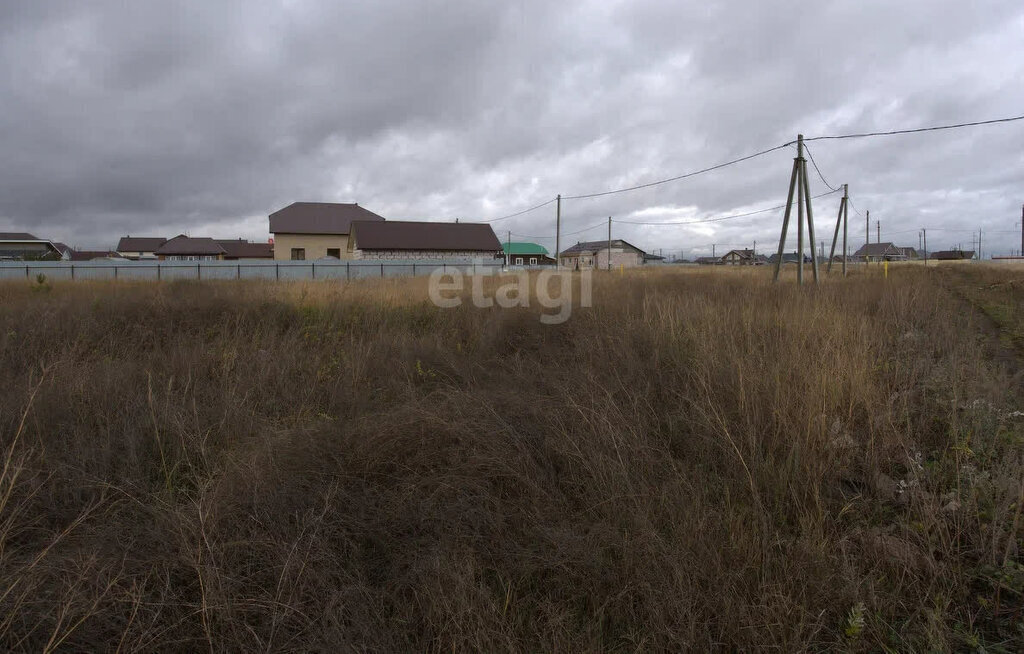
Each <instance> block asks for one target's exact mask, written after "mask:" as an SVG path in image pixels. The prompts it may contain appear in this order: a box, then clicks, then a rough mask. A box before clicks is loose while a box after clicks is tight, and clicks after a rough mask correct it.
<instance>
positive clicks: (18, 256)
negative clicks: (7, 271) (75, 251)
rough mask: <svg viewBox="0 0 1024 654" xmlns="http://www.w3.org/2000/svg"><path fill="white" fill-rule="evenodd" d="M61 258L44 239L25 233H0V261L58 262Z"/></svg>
mask: <svg viewBox="0 0 1024 654" xmlns="http://www.w3.org/2000/svg"><path fill="white" fill-rule="evenodd" d="M63 257H64V254H63V253H62V252H61V251H60V250H59V249H57V246H56V245H54V244H53V242H52V241H49V240H47V239H45V238H36V237H35V236H33V235H32V234H29V233H27V232H0V261H60V260H61V259H62V258H63Z"/></svg>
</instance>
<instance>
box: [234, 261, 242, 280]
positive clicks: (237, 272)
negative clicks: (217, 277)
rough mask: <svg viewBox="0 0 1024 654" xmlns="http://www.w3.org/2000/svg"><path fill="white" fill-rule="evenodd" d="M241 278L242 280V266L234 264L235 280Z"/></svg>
mask: <svg viewBox="0 0 1024 654" xmlns="http://www.w3.org/2000/svg"><path fill="white" fill-rule="evenodd" d="M241 278H242V264H240V263H236V264H235V279H241Z"/></svg>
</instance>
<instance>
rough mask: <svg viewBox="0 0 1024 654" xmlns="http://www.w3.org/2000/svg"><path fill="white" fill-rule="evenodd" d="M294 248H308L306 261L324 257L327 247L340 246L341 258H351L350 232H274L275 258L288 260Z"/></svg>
mask: <svg viewBox="0 0 1024 654" xmlns="http://www.w3.org/2000/svg"><path fill="white" fill-rule="evenodd" d="M292 248H303V249H305V250H306V261H312V260H314V259H323V258H324V257H326V256H327V248H338V250H340V252H339V254H340V257H339V258H341V259H351V258H352V253H351V252H349V250H348V234H274V259H275V260H277V261H288V260H290V259H291V258H292Z"/></svg>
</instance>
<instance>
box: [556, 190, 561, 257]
mask: <svg viewBox="0 0 1024 654" xmlns="http://www.w3.org/2000/svg"><path fill="white" fill-rule="evenodd" d="M561 238H562V194H561V193H559V194H558V197H556V198H555V270H558V269H559V268H560V267H561V266H562V251H561V250H560V249H559V247H560V246H561V243H562V241H561Z"/></svg>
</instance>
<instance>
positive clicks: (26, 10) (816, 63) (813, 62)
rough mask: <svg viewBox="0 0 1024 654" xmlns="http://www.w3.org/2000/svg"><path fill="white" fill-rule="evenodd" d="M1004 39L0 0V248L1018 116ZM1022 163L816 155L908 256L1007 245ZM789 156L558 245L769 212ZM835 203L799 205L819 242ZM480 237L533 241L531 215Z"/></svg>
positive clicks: (542, 183) (533, 197) (394, 9)
mask: <svg viewBox="0 0 1024 654" xmlns="http://www.w3.org/2000/svg"><path fill="white" fill-rule="evenodd" d="M1022 44H1024V6H1022V5H1021V4H1020V3H1019V1H1015V0H1007V1H996V0H990V1H987V2H976V3H963V2H945V1H943V2H934V1H924V0H914V1H910V2H902V3H891V2H883V1H881V0H876V1H869V2H864V1H859V2H847V1H841V2H830V3H813V4H811V5H807V4H806V3H804V4H802V5H801V6H800V11H799V14H797V13H796V6H795V5H794V4H793V3H788V2H742V3H740V2H732V3H713V2H712V3H669V2H654V1H638V2H607V1H601V2H597V1H589V2H586V1H584V2H574V1H566V2H560V3H547V2H527V1H521V2H507V3H481V2H470V1H468V0H463V1H446V2H435V1H425V2H407V1H406V2H398V1H395V0H387V1H379V0H378V1H373V2H355V1H354V2H345V3H329V2H303V1H299V0H296V1H291V2H280V3H251V2H240V1H221V2H216V1H215V2H203V3H200V2H194V3H156V2H131V3H125V2H112V1H111V2H103V1H99V2H89V3H81V2H32V3H21V2H9V3H4V4H3V5H2V6H0V98H2V100H0V106H2V108H3V110H2V111H0V136H2V142H3V149H2V151H0V229H3V228H14V229H25V230H28V231H33V232H38V233H39V234H40V235H43V236H48V237H51V238H54V239H58V240H63V241H66V242H71V243H78V244H81V245H87V246H94V247H96V246H105V245H109V244H112V243H113V242H115V241H116V239H117V237H118V236H121V235H123V234H127V233H132V234H150V233H151V234H157V235H170V234H173V233H177V232H180V231H190V232H191V233H193V234H207V235H211V236H221V237H230V236H245V237H249V238H254V239H263V238H266V236H267V232H266V230H267V222H266V216H267V214H268V213H270V212H271V211H273V210H275V209H277V208H280V207H281V206H283V205H285V204H288V203H290V202H292V201H294V200H324V201H332V200H333V201H357V202H359V203H361V204H363V205H365V206H368V207H370V208H372V209H373V210H374V211H377V212H378V213H381V214H382V215H385V216H388V217H392V218H408V219H422V220H430V219H434V220H450V219H455V218H461V219H464V220H474V219H477V220H479V219H489V218H494V217H499V216H502V215H505V214H508V213H513V212H516V211H518V210H520V209H523V208H526V207H529V206H532V205H535V204H538V203H540V202H543V201H545V200H547V199H550V198H552V197H554V196H555V194H557V193H562V194H563V195H576V194H585V193H590V192H595V191H603V190H607V189H611V188H619V187H624V186H631V185H634V184H641V183H644V182H647V181H651V180H656V179H659V178H664V177H669V176H673V175H677V174H680V173H683V172H686V171H690V170H694V169H699V168H703V167H705V166H707V165H711V164H715V163H718V162H721V161H726V160H729V159H732V158H735V157H738V156H743V155H745V154H749V153H751V152H755V151H758V150H761V149H764V148H768V147H772V146H774V145H777V144H779V143H782V142H786V141H789V140H792V139H793V138H794V137H795V135H796V133H797V132H803V133H805V134H806V135H807V136H814V135H819V134H831V133H844V132H859V131H870V130H876V129H894V128H897V129H898V128H903V127H916V126H919V125H928V124H941V123H955V122H960V121H964V120H975V119H986V118H996V117H1000V116H1006V115H1016V114H1020V113H1024V110H1022V109H1024V67H1022V66H1021V65H1020V61H1021V55H1022V54H1024V53H1022V52H1021V48H1022ZM1022 146H1024V122H1022V123H1011V124H1007V125H1001V126H991V127H979V128H975V129H970V130H962V131H949V132H941V133H936V134H925V135H907V136H898V137H890V138H884V139H872V140H857V141H822V142H816V143H813V144H812V151H813V153H814V156H815V159H816V161H817V163H818V164H819V166H820V167H821V170H822V172H823V173H824V175H825V177H826V178H827V179H828V181H829V182H831V183H832V184H834V185H837V184H841V183H843V182H847V183H849V184H850V185H851V193H852V195H853V197H854V202H855V205H856V206H857V208H858V209H868V208H869V209H871V212H872V218H873V219H875V218H877V219H878V220H881V221H882V236H883V239H885V240H890V239H891V240H896V241H898V242H901V243H905V244H908V245H916V242H917V230H918V229H919V228H921V227H927V228H928V229H929V230H930V231H929V244H930V245H932V246H933V248H934V247H946V246H948V245H953V244H956V243H964V242H966V243H968V244H969V243H970V241H971V232H972V231H976V230H978V229H983V230H986V231H989V232H990V233H991V238H990V240H989V243H991V244H992V248H995V250H994V251H999V250H1003V251H1007V252H1008V251H1009V250H1010V249H1012V248H1015V247H1016V244H1015V239H1013V238H1012V237H1011V236H1010V235H1009V233H1010V232H1011V231H1012V230H1013V229H1014V226H1013V223H1014V222H1015V221H1019V220H1020V205H1021V203H1022V202H1024V184H1022V181H1021V180H1024V147H1022ZM792 156H793V155H792V153H791V152H790V151H789V150H781V151H778V152H775V153H772V154H770V155H766V156H765V157H761V158H758V159H756V160H752V161H749V162H745V163H743V164H739V165H736V166H732V167H729V168H726V169H722V170H719V171H715V172H712V173H709V174H707V175H702V176H699V177H695V178H691V179H687V180H682V181H679V182H674V183H670V184H665V185H661V186H657V187H653V188H650V189H644V190H639V191H634V192H630V193H623V194H619V195H612V196H605V197H600V198H592V199H586V200H575V201H567V202H566V203H565V204H564V206H563V225H564V231H565V232H566V233H567V235H566V236H565V237H564V238H563V244H566V243H571V242H575V240H581V239H583V240H585V239H588V238H603V237H604V235H605V233H606V232H605V228H604V227H603V226H601V227H595V228H594V229H593V230H591V231H589V232H581V233H578V234H572V232H576V231H577V230H580V229H582V228H585V227H588V226H590V225H597V224H599V223H601V222H602V220H605V219H606V217H607V216H609V215H611V216H614V217H615V218H617V219H621V220H633V221H642V220H649V221H672V220H692V219H699V218H703V217H711V216H720V215H728V214H731V213H742V212H745V211H750V210H753V209H757V208H761V207H770V206H774V205H777V204H779V203H780V202H782V201H783V200H784V195H785V191H786V188H785V187H786V184H787V182H788V175H789V166H790V163H791V158H792ZM811 183H812V190H813V191H815V192H820V191H822V190H824V186H823V184H822V183H821V181H820V180H819V179H817V176H816V175H814V176H813V177H812V182H811ZM837 206H838V198H837V197H835V196H832V197H829V198H823V199H822V200H820V201H819V202H818V205H817V211H818V213H817V215H816V218H817V222H818V224H819V237H821V235H823V234H826V233H828V234H830V233H831V227H830V225H829V223H830V221H831V220H834V215H835V210H836V208H837ZM777 213H778V212H775V213H767V214H759V215H756V216H750V217H748V218H742V219H737V220H731V221H723V222H719V223H705V224H703V225H690V226H686V225H675V226H671V225H666V226H655V225H630V224H616V225H615V236H616V237H621V238H625V239H627V240H629V241H631V242H634V243H635V244H636V245H638V246H640V247H643V248H645V249H652V250H653V249H659V248H660V249H663V250H664V251H665V252H666V253H682V254H684V255H686V256H693V255H699V254H704V253H709V252H710V250H711V244H712V243H715V244H717V245H718V247H719V248H728V247H740V246H749V245H751V244H752V243H753V242H754V241H755V240H756V241H757V243H758V248H759V249H762V244H763V246H764V249H768V248H773V247H774V246H775V243H773V240H774V241H776V242H777V239H778V229H779V222H780V218H779V216H778V215H777ZM851 218H852V219H853V220H854V222H853V224H852V225H851V236H852V238H853V239H854V242H855V243H859V242H860V241H861V240H862V239H863V230H864V228H863V225H862V224H860V223H858V222H857V221H858V220H860V217H859V216H857V217H854V214H851ZM494 227H495V231H496V232H498V234H499V236H500V237H501V238H505V235H506V232H507V231H511V232H512V233H513V234H514V235H516V236H514V238H518V237H522V236H529V237H540V238H542V239H543V240H542V242H543V243H544V244H545V245H547V246H548V247H552V246H553V245H554V239H553V238H552V237H553V234H554V209H553V207H551V206H548V207H545V208H543V209H540V210H538V211H535V212H531V213H528V214H525V215H522V216H518V217H516V218H512V219H509V220H507V221H499V222H496V223H494ZM1001 233H1005V234H1006V235H1005V236H1003V237H1000V234H1001ZM873 235H874V226H873V225H872V237H873ZM986 249H988V250H989V251H993V249H991V248H986Z"/></svg>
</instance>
